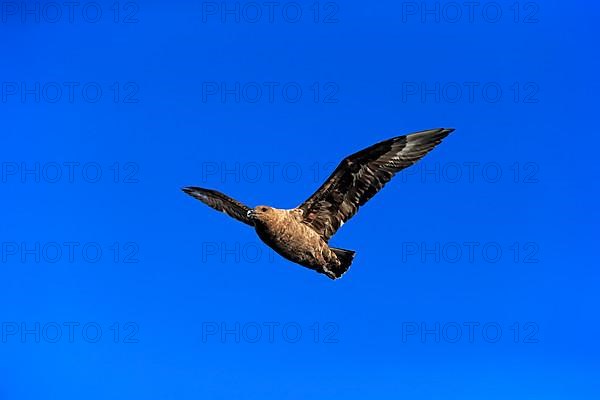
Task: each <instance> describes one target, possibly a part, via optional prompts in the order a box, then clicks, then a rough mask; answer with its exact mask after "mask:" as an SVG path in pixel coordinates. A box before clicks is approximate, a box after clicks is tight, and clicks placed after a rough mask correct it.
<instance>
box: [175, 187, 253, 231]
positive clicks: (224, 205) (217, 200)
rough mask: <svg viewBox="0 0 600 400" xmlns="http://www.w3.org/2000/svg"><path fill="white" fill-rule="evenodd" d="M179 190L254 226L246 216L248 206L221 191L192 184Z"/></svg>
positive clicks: (248, 209)
mask: <svg viewBox="0 0 600 400" xmlns="http://www.w3.org/2000/svg"><path fill="white" fill-rule="evenodd" d="M181 190H183V191H184V192H185V193H187V194H189V195H190V196H192V197H194V198H196V199H198V200H200V201H201V202H203V203H204V204H206V205H208V206H209V207H212V208H214V209H215V210H217V211H221V212H224V213H225V214H227V215H229V216H230V217H233V218H235V219H237V220H238V221H241V222H243V223H245V224H248V225H251V226H254V222H253V221H252V219H250V218H249V217H248V211H250V208H249V207H247V206H245V205H244V204H242V203H240V202H239V201H237V200H234V199H232V198H231V197H229V196H226V195H224V194H223V193H221V192H217V191H216V190H211V189H203V188H199V187H194V186H189V187H184V188H183V189H181Z"/></svg>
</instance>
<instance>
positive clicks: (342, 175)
mask: <svg viewBox="0 0 600 400" xmlns="http://www.w3.org/2000/svg"><path fill="white" fill-rule="evenodd" d="M453 131H454V129H445V128H438V129H431V130H426V131H421V132H415V133H411V134H409V135H405V136H397V137H395V138H392V139H388V140H384V141H383V142H379V143H376V144H374V145H372V146H370V147H367V148H366V149H364V150H361V151H359V152H357V153H354V154H352V155H350V156H348V157H346V158H345V159H344V160H342V162H341V163H340V164H339V165H338V166H337V168H336V169H335V170H334V171H333V173H332V174H331V176H329V178H327V180H326V181H325V183H323V185H321V187H320V188H319V189H318V190H317V191H316V192H315V193H313V194H312V196H310V197H309V198H308V199H307V200H306V201H304V202H303V203H302V204H300V205H299V206H297V207H296V208H292V209H279V208H275V207H270V206H257V207H254V208H250V207H248V206H246V205H244V204H242V203H240V202H239V201H237V200H234V199H232V198H230V197H228V196H226V195H224V194H223V193H220V192H218V191H216V190H211V189H203V188H199V187H194V186H189V187H185V188H183V189H182V190H183V191H184V192H185V193H187V194H189V195H190V196H192V197H194V198H196V199H198V200H200V201H202V202H203V203H205V204H206V205H208V206H209V207H212V208H214V209H215V210H217V211H221V212H224V213H226V214H227V215H229V216H230V217H233V218H235V219H237V220H238V221H241V222H243V223H245V224H247V225H250V226H252V227H254V229H255V230H256V233H257V235H258V237H259V238H260V239H261V240H262V241H263V242H264V243H265V244H267V245H268V246H269V247H271V248H272V249H273V250H275V251H276V252H277V253H278V254H280V255H281V256H283V257H284V258H286V259H288V260H290V261H293V262H295V263H297V264H300V265H302V266H304V267H307V268H310V269H312V270H315V271H317V272H319V273H321V274H324V275H326V276H328V277H329V278H331V279H338V278H340V277H341V276H342V275H343V274H344V273H345V272H346V271H347V270H348V268H349V267H350V264H352V260H353V259H354V254H355V252H354V251H352V250H344V249H338V248H335V247H330V246H329V244H328V243H329V239H331V237H332V236H333V235H334V234H335V232H336V231H337V230H338V229H339V228H340V227H341V226H342V225H343V224H344V223H345V222H346V221H348V220H349V219H350V218H352V216H353V215H354V214H356V212H357V211H358V209H359V207H360V206H362V205H363V204H365V203H366V202H367V201H369V199H371V198H372V197H373V196H374V195H375V194H376V193H377V192H378V191H379V190H381V188H383V186H384V185H385V184H386V183H387V182H389V181H390V179H392V177H393V176H394V175H395V174H396V173H398V172H399V171H401V170H403V169H404V168H407V167H409V166H411V165H413V164H414V163H416V162H417V161H419V160H420V159H421V158H423V157H424V156H425V154H427V153H428V152H429V151H430V150H431V149H433V148H434V147H435V146H437V145H438V144H439V143H440V142H441V141H442V139H444V138H445V137H446V136H448V135H449V134H450V133H452V132H453Z"/></svg>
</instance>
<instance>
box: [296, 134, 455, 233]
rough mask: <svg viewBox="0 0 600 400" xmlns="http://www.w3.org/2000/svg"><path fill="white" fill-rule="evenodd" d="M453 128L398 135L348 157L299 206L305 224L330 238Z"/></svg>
mask: <svg viewBox="0 0 600 400" xmlns="http://www.w3.org/2000/svg"><path fill="white" fill-rule="evenodd" d="M453 131H454V129H444V128H439V129H431V130H428V131H421V132H415V133H412V134H410V135H406V136H398V137H395V138H392V139H388V140H385V141H383V142H380V143H377V144H374V145H373V146H370V147H367V148H366V149H364V150H361V151H359V152H358V153H355V154H352V155H351V156H348V157H346V158H345V159H344V160H343V161H342V162H341V163H340V164H339V165H338V167H337V168H336V169H335V171H333V173H332V174H331V176H330V177H329V178H328V179H327V180H326V181H325V183H323V185H321V187H320V188H319V189H318V190H317V191H316V192H315V193H314V194H313V195H312V196H310V197H309V198H308V199H307V200H306V201H305V202H304V203H302V204H301V205H299V206H298V207H297V208H299V209H301V210H302V212H303V218H304V223H306V224H308V225H309V226H310V227H312V228H313V229H314V230H315V231H316V232H317V233H319V234H320V235H321V237H322V238H323V239H324V240H326V241H327V240H329V238H331V236H332V235H333V234H334V233H335V232H336V231H337V230H338V229H339V228H340V226H342V224H343V223H344V222H346V221H347V220H349V219H350V218H351V217H352V216H353V215H354V214H356V212H357V211H358V208H359V207H360V206H362V205H363V204H365V203H366V202H367V201H369V199H371V198H372V197H373V196H374V195H375V194H376V193H377V192H378V191H379V190H380V189H381V188H382V187H383V186H384V185H385V184H386V183H387V182H389V180H390V179H392V177H393V176H394V175H395V174H396V173H398V172H399V171H401V170H403V169H404V168H406V167H409V166H411V165H413V164H414V163H415V162H417V161H418V160H420V159H421V158H422V157H423V156H425V154H427V153H428V152H429V151H430V150H431V149H433V148H434V147H435V146H436V145H438V144H439V143H440V142H441V141H442V139H444V138H445V137H446V136H448V135H449V134H450V133H451V132H453Z"/></svg>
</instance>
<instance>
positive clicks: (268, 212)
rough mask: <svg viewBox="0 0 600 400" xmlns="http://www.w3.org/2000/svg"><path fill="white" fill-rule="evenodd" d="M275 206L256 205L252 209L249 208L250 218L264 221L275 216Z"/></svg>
mask: <svg viewBox="0 0 600 400" xmlns="http://www.w3.org/2000/svg"><path fill="white" fill-rule="evenodd" d="M273 211H274V210H273V207H269V206H256V207H254V208H253V209H251V210H248V213H247V216H248V218H250V219H253V220H258V221H264V220H267V219H269V218H270V217H272V216H273V214H274V212H273Z"/></svg>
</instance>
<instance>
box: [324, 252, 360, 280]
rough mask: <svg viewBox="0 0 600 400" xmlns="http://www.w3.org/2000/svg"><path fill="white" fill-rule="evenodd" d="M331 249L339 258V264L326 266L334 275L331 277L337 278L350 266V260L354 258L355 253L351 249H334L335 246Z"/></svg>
mask: <svg viewBox="0 0 600 400" xmlns="http://www.w3.org/2000/svg"><path fill="white" fill-rule="evenodd" d="M331 251H333V252H334V253H335V256H336V257H337V259H338V260H339V262H340V265H338V266H333V265H332V266H331V267H328V269H329V270H330V271H331V272H333V274H334V275H335V278H334V277H331V278H332V279H338V278H341V276H342V275H344V273H346V271H348V268H350V264H352V260H354V254H356V253H355V252H354V251H352V250H344V249H336V248H335V247H332V248H331Z"/></svg>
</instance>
